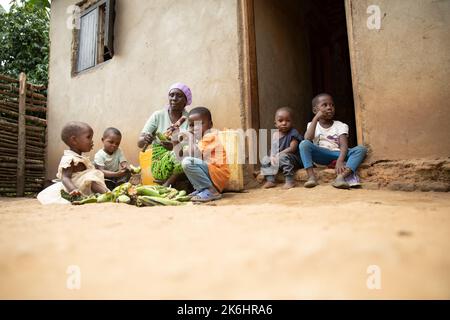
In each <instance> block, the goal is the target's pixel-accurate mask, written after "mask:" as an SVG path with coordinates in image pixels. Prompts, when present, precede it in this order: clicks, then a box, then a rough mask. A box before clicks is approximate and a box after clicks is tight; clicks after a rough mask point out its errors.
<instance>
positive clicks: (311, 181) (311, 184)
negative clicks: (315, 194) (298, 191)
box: [304, 177, 318, 188]
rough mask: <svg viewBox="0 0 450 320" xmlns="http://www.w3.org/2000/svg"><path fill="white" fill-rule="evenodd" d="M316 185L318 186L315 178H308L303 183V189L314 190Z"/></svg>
mask: <svg viewBox="0 0 450 320" xmlns="http://www.w3.org/2000/svg"><path fill="white" fill-rule="evenodd" d="M317 185H318V183H317V179H316V178H315V177H310V178H309V179H308V181H306V182H305V184H304V187H305V188H314V187H315V186H317Z"/></svg>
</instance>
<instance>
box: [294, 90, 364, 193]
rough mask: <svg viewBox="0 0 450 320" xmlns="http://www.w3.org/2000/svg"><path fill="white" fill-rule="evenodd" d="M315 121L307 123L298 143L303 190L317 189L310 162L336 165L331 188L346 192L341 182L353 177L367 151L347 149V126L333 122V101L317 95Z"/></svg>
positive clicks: (343, 183)
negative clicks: (304, 174) (306, 178)
mask: <svg viewBox="0 0 450 320" xmlns="http://www.w3.org/2000/svg"><path fill="white" fill-rule="evenodd" d="M312 106H313V113H314V114H315V117H314V118H313V120H312V121H311V122H310V123H308V127H307V130H306V133H305V140H303V141H302V142H301V143H300V147H299V148H300V155H301V158H302V162H303V165H304V167H305V168H306V172H307V173H308V181H307V182H306V183H305V187H306V188H313V187H315V186H317V185H318V183H317V178H316V175H315V174H314V169H313V162H315V163H318V164H322V165H329V164H330V163H331V162H333V161H336V166H335V168H336V174H337V176H336V180H335V181H334V182H333V183H332V185H333V186H334V187H336V188H339V189H348V188H350V185H349V184H348V182H347V181H345V178H346V177H348V176H350V175H351V174H352V173H356V170H357V169H358V167H359V165H360V164H361V162H362V161H363V160H364V158H365V156H366V154H367V149H366V148H365V147H363V146H357V147H354V148H350V149H349V148H348V125H346V124H345V123H343V122H340V121H336V120H333V118H334V114H335V107H334V102H333V97H331V96H330V95H329V94H326V93H321V94H319V95H317V96H316V97H314V99H313V100H312Z"/></svg>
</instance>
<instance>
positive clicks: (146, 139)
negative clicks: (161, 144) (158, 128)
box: [144, 133, 154, 144]
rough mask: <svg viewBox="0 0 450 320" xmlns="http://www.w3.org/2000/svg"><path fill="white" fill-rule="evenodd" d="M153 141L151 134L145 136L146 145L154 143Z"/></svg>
mask: <svg viewBox="0 0 450 320" xmlns="http://www.w3.org/2000/svg"><path fill="white" fill-rule="evenodd" d="M153 139H154V137H153V136H152V135H151V134H150V133H146V134H145V135H144V141H145V143H147V144H150V143H152V142H153Z"/></svg>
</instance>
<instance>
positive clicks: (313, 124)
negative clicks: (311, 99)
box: [305, 110, 323, 141]
mask: <svg viewBox="0 0 450 320" xmlns="http://www.w3.org/2000/svg"><path fill="white" fill-rule="evenodd" d="M322 116H323V112H322V111H320V110H319V111H318V112H317V113H316V115H315V116H314V118H313V119H312V121H311V124H310V125H309V128H308V130H306V132H305V139H306V140H309V141H313V140H314V135H315V133H316V127H317V122H319V120H320V118H321V117H322Z"/></svg>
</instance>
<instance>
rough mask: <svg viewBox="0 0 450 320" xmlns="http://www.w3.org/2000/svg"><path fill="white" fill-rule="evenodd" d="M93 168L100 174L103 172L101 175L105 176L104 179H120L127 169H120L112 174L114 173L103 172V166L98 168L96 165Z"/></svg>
mask: <svg viewBox="0 0 450 320" xmlns="http://www.w3.org/2000/svg"><path fill="white" fill-rule="evenodd" d="M95 167H96V168H97V169H98V170H100V171H101V172H103V175H104V176H105V178H120V177H123V176H124V175H125V174H126V172H127V169H123V168H121V169H120V170H119V171H117V172H114V171H109V170H105V167H104V166H99V165H97V164H96V165H95Z"/></svg>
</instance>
